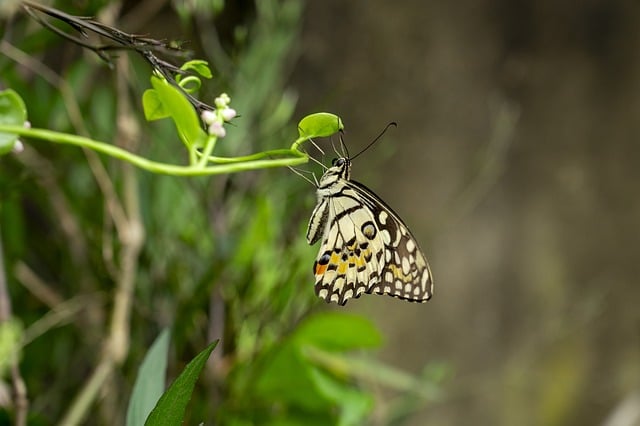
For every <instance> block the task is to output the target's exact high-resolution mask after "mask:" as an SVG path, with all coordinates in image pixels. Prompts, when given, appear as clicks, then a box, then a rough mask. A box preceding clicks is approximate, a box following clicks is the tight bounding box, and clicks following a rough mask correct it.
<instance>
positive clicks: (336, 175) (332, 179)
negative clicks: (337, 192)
mask: <svg viewBox="0 0 640 426" xmlns="http://www.w3.org/2000/svg"><path fill="white" fill-rule="evenodd" d="M350 177H351V160H350V159H349V158H347V157H338V158H334V159H333V161H332V162H331V167H329V168H328V169H327V170H326V171H325V172H324V174H323V175H322V177H321V178H320V185H319V188H327V187H329V186H332V185H333V184H335V183H336V182H338V181H339V180H340V179H344V180H349V178H350Z"/></svg>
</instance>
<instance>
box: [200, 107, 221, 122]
mask: <svg viewBox="0 0 640 426" xmlns="http://www.w3.org/2000/svg"><path fill="white" fill-rule="evenodd" d="M200 117H202V121H204V122H205V123H206V124H212V123H213V122H214V121H216V118H217V117H216V113H215V112H213V111H209V110H208V109H207V110H204V111H202V114H200Z"/></svg>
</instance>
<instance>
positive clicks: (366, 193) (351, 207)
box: [307, 180, 433, 305]
mask: <svg viewBox="0 0 640 426" xmlns="http://www.w3.org/2000/svg"><path fill="white" fill-rule="evenodd" d="M342 183H343V184H344V187H343V189H342V190H341V191H340V192H337V193H336V194H334V195H333V196H331V197H326V198H324V199H322V200H321V201H320V203H319V204H318V206H317V207H316V210H315V211H314V215H312V219H311V222H310V227H309V229H310V231H311V230H312V229H313V230H314V232H315V233H314V234H313V235H307V238H308V239H309V240H310V241H311V240H312V239H314V238H315V240H318V239H319V237H318V235H317V234H318V230H319V229H322V230H323V231H324V232H323V236H322V244H321V246H320V252H319V253H318V258H317V260H316V262H315V264H314V268H313V269H314V274H315V276H316V284H315V291H316V294H317V295H318V296H319V297H320V298H322V299H324V300H326V301H327V302H336V303H339V304H341V305H344V304H345V303H346V302H347V301H348V300H349V299H350V298H352V297H356V298H357V297H360V295H362V293H376V294H388V295H390V296H394V297H399V298H402V299H406V300H410V301H416V302H425V301H427V300H428V299H429V298H431V295H432V293H433V282H432V278H431V271H430V269H429V265H428V263H427V260H426V258H425V256H424V254H423V253H422V251H421V250H420V248H419V246H418V244H417V242H416V240H415V238H414V237H413V235H411V232H410V231H409V229H408V228H407V226H406V225H405V224H404V223H403V222H402V220H401V219H400V218H399V217H398V215H397V214H396V213H394V212H393V210H391V208H390V207H389V206H387V205H386V204H385V203H384V202H383V201H382V200H381V199H380V198H379V197H377V196H376V195H375V194H374V193H373V192H371V191H370V190H369V189H367V188H366V187H365V186H364V185H362V184H359V183H357V182H354V181H346V180H343V182H342Z"/></svg>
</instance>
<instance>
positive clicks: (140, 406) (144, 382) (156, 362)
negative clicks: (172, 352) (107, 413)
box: [127, 328, 170, 426]
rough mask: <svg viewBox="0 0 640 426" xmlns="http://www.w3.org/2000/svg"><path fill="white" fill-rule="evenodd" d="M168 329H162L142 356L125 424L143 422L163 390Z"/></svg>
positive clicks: (130, 424)
mask: <svg viewBox="0 0 640 426" xmlns="http://www.w3.org/2000/svg"><path fill="white" fill-rule="evenodd" d="M169 337H170V333H169V329H166V328H165V329H164V330H163V331H162V333H160V335H159V336H158V337H157V338H156V341H155V342H153V345H152V346H151V348H150V349H149V351H148V352H147V355H146V356H145V357H144V360H143V361H142V364H141V365H140V369H139V370H138V377H137V378H136V382H135V384H134V385H133V392H132V393H131V399H130V400H129V407H128V409H127V426H137V425H141V424H144V420H145V419H146V418H147V416H149V413H150V412H151V410H152V409H153V407H154V406H155V405H156V403H157V402H158V399H160V397H161V396H162V392H163V391H164V384H165V378H166V374H167V355H168V351H169Z"/></svg>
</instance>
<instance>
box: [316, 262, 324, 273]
mask: <svg viewBox="0 0 640 426" xmlns="http://www.w3.org/2000/svg"><path fill="white" fill-rule="evenodd" d="M326 270H327V265H320V264H319V263H318V264H317V265H316V275H322V274H324V272H325V271H326Z"/></svg>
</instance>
